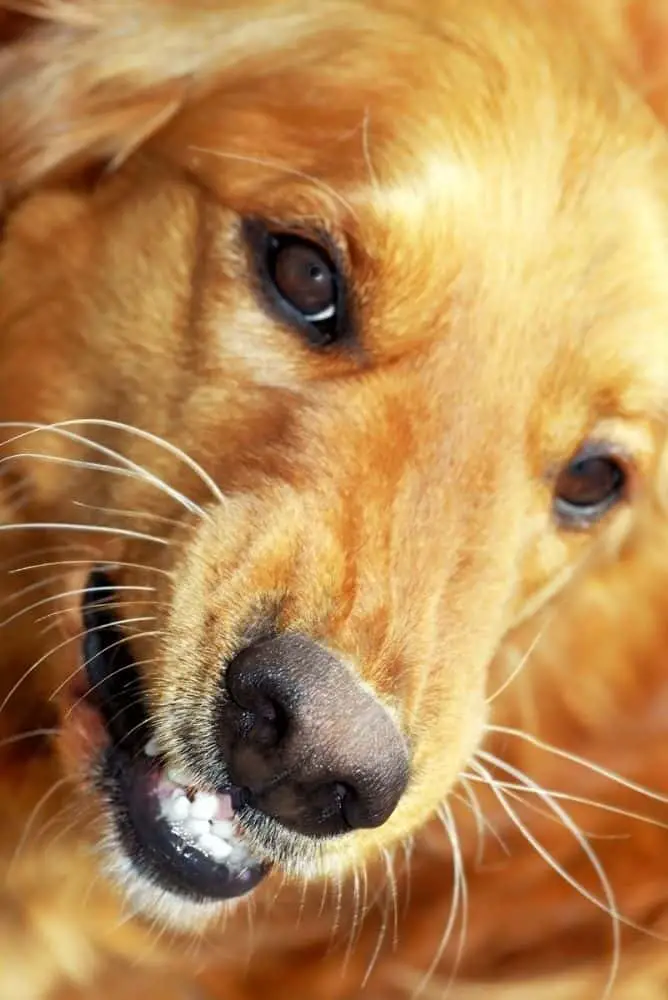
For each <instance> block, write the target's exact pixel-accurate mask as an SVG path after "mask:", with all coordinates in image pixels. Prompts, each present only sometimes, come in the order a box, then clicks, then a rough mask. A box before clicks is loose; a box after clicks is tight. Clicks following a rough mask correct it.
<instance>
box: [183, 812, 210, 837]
mask: <svg viewBox="0 0 668 1000" xmlns="http://www.w3.org/2000/svg"><path fill="white" fill-rule="evenodd" d="M191 810H192V806H191ZM185 828H186V830H187V832H188V833H189V834H190V836H191V837H204V836H208V835H209V833H210V829H211V828H210V826H209V821H208V819H193V815H192V811H191V812H190V814H189V815H188V819H187V820H186V823H185Z"/></svg>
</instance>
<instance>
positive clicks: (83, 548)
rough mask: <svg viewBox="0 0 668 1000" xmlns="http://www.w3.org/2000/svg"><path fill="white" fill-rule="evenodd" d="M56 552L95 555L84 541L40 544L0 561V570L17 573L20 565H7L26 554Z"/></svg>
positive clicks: (39, 554) (38, 554)
mask: <svg viewBox="0 0 668 1000" xmlns="http://www.w3.org/2000/svg"><path fill="white" fill-rule="evenodd" d="M56 552H90V553H92V554H93V555H95V552H96V550H95V548H94V547H93V546H92V545H86V544H85V543H84V542H69V543H68V544H65V545H63V544H61V545H41V546H38V547H37V548H36V549H28V550H26V551H22V552H21V553H20V554H19V555H14V556H11V557H10V558H9V559H5V560H4V561H3V562H1V563H0V570H1V571H3V572H4V571H6V572H8V573H17V572H20V571H21V568H22V567H19V568H18V569H9V567H10V566H11V565H12V564H13V563H15V562H19V561H20V560H21V559H25V558H26V556H31V557H32V558H36V557H37V556H45V555H50V554H52V553H56ZM83 561H87V562H90V561H92V560H82V562H83ZM44 565H45V566H49V565H51V564H50V563H45V564H44ZM55 565H57V564H55ZM36 568H37V569H39V568H40V567H39V566H37V567H36Z"/></svg>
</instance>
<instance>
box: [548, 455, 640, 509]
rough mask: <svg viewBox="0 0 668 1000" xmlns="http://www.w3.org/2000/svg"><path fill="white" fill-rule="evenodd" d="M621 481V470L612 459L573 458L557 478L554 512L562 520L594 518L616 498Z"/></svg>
mask: <svg viewBox="0 0 668 1000" xmlns="http://www.w3.org/2000/svg"><path fill="white" fill-rule="evenodd" d="M624 482H625V475H624V471H623V469H622V467H621V466H620V464H619V462H618V461H617V460H616V459H615V458H612V457H610V456H607V455H594V456H591V457H587V456H585V457H580V458H575V459H574V460H573V461H572V462H571V463H570V465H568V466H566V467H565V468H564V469H563V470H562V471H561V473H560V474H559V476H558V477H557V483H556V489H555V503H556V506H557V511H558V513H559V514H560V515H561V516H562V517H563V518H566V519H568V518H570V519H571V520H574V519H575V520H578V519H579V520H582V519H585V520H589V521H592V520H596V519H597V518H598V517H601V516H602V515H603V514H604V513H605V512H606V511H607V510H608V509H609V508H610V507H611V506H612V505H613V504H614V503H615V502H616V501H617V500H618V499H620V497H621V495H622V492H623V487H624Z"/></svg>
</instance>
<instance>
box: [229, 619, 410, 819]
mask: <svg viewBox="0 0 668 1000" xmlns="http://www.w3.org/2000/svg"><path fill="white" fill-rule="evenodd" d="M225 685H226V688H227V692H226V694H225V697H224V698H223V699H222V707H221V715H220V738H221V742H222V747H223V751H224V754H225V758H226V762H227V766H228V770H229V774H230V778H231V780H232V781H233V782H234V784H236V785H240V786H243V787H244V788H245V789H247V791H248V793H249V797H250V802H251V804H252V805H253V806H254V807H255V808H256V809H259V810H260V811H262V812H264V813H265V814H267V815H269V816H273V817H274V818H275V819H277V820H279V821H280V822H281V823H282V824H283V825H285V826H286V827H289V828H290V829H293V830H296V831H298V832H299V833H303V834H307V835H311V836H332V835H335V834H340V833H344V832H346V831H347V830H351V829H358V828H361V827H374V826H380V824H381V823H384V822H385V820H386V819H387V818H388V817H389V816H390V815H391V813H392V812H393V811H394V809H395V807H396V805H397V803H398V802H399V799H400V798H401V795H402V793H403V792H404V790H405V788H406V784H407V781H408V752H407V748H406V744H405V741H404V739H403V737H402V735H401V733H400V731H399V729H398V728H397V726H396V725H395V723H394V722H393V720H392V718H391V716H390V714H389V712H388V711H387V709H386V708H384V707H383V705H381V704H380V702H379V701H378V700H377V699H376V698H375V696H374V695H373V694H372V693H371V692H370V691H369V690H368V689H367V687H365V686H364V685H363V684H362V682H361V681H360V679H359V678H358V677H357V676H356V675H355V673H354V671H353V670H352V669H350V667H348V666H347V665H346V664H345V663H343V662H342V661H341V660H340V659H338V658H337V657H336V656H334V655H333V654H332V653H330V652H328V650H326V649H324V648H323V647H322V646H320V645H319V644H318V643H316V642H314V641H313V640H312V639H308V638H306V636H303V635H298V634H289V633H286V634H283V635H281V636H279V637H277V638H274V639H269V640H267V641H265V642H259V643H256V644H255V645H253V646H250V647H248V648H247V649H245V650H244V651H243V652H242V653H240V654H239V655H238V656H237V657H235V658H234V659H233V660H232V661H231V663H230V664H229V666H228V668H227V671H226V673H225Z"/></svg>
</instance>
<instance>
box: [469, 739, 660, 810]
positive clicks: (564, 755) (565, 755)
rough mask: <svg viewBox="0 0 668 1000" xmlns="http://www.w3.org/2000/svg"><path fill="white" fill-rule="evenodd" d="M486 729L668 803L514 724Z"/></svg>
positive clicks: (641, 787)
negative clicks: (529, 744) (516, 739)
mask: <svg viewBox="0 0 668 1000" xmlns="http://www.w3.org/2000/svg"><path fill="white" fill-rule="evenodd" d="M486 729H487V730H488V731H489V732H493V733H502V734H503V735H505V736H516V737H517V738H518V739H521V740H525V741H526V742H527V743H531V745H532V746H535V747H537V748H538V749H539V750H545V752H546V753H551V754H554V756H555V757H560V758H561V759H562V760H568V761H570V762H571V763H572V764H579V765H580V766H582V767H586V768H587V769H588V770H590V771H592V772H593V773H594V774H599V775H600V776H601V777H602V778H608V779H609V780H610V781H613V782H614V783H615V784H618V785H621V786H622V787H623V788H628V789H629V791H632V792H638V794H639V795H644V796H645V797H646V798H648V799H653V800H654V801H655V802H661V803H663V804H664V805H668V796H665V795H661V794H660V793H659V792H656V791H653V790H652V789H651V788H646V787H645V786H644V785H640V784H638V783H637V782H635V781H631V780H630V779H629V778H623V777H622V776H621V775H620V774H617V773H616V772H615V771H610V770H608V768H606V767H603V766H602V765H601V764H596V763H595V762H594V761H591V760H587V758H586V757H580V756H579V755H578V754H575V753H571V752H570V751H568V750H562V749H561V748H560V747H556V746H554V745H553V744H551V743H545V742H544V741H543V740H541V739H539V738H538V737H537V736H533V735H532V734H531V733H526V732H524V730H522V729H514V728H513V727H512V726H496V725H491V724H488V725H487V726H486Z"/></svg>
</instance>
